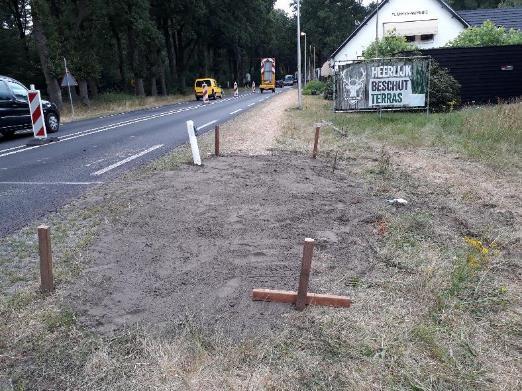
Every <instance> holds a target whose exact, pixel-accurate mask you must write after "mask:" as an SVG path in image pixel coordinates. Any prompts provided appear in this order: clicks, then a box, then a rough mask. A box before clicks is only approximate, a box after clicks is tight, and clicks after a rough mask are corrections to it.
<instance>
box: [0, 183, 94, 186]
mask: <svg viewBox="0 0 522 391" xmlns="http://www.w3.org/2000/svg"><path fill="white" fill-rule="evenodd" d="M102 183H103V182H0V185H37V186H47V185H100V184H102Z"/></svg>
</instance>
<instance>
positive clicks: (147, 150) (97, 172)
mask: <svg viewBox="0 0 522 391" xmlns="http://www.w3.org/2000/svg"><path fill="white" fill-rule="evenodd" d="M163 145H164V144H159V145H154V146H153V147H150V148H149V149H146V150H145V151H142V152H140V153H137V154H135V155H132V156H129V157H128V158H126V159H123V160H120V161H119V162H117V163H114V164H111V165H110V166H109V167H105V168H103V169H101V170H99V171H96V172H93V173H92V174H91V175H94V176H100V175H102V174H105V173H106V172H108V171H110V170H114V169H115V168H117V167H119V166H121V165H123V164H125V163H128V162H131V161H133V160H135V159H137V158H139V157H142V156H143V155H146V154H147V153H150V152H152V151H155V150H156V149H158V148H161V147H163Z"/></svg>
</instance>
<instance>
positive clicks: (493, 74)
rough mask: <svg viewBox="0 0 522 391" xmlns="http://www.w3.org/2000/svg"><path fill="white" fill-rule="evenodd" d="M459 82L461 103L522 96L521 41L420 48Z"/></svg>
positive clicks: (492, 101)
mask: <svg viewBox="0 0 522 391" xmlns="http://www.w3.org/2000/svg"><path fill="white" fill-rule="evenodd" d="M422 54H423V55H426V56H430V57H432V58H433V59H434V60H435V61H437V62H438V63H439V64H440V65H441V66H442V67H444V68H447V69H448V70H449V72H450V73H451V74H452V75H453V77H454V78H455V79H457V81H458V82H459V83H460V84H461V86H462V88H461V97H462V101H463V102H464V103H473V102H476V103H487V102H491V103H495V102H497V101H498V100H499V99H502V100H508V99H512V98H515V97H520V96H522V45H510V46H491V47H477V48H441V49H427V50H422Z"/></svg>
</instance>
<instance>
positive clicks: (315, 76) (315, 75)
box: [314, 46, 317, 79]
mask: <svg viewBox="0 0 522 391" xmlns="http://www.w3.org/2000/svg"><path fill="white" fill-rule="evenodd" d="M316 69H317V68H316V67H315V46H314V79H317V74H316Z"/></svg>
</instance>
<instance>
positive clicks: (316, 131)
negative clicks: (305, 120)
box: [312, 126, 321, 159]
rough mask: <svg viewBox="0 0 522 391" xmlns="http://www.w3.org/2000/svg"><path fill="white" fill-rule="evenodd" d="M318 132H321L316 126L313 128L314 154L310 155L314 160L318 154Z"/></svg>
mask: <svg viewBox="0 0 522 391" xmlns="http://www.w3.org/2000/svg"><path fill="white" fill-rule="evenodd" d="M320 132H321V127H320V126H317V127H316V128H315V140H314V152H313V155H312V157H313V158H314V159H316V158H317V153H318V149H319V134H320Z"/></svg>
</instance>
